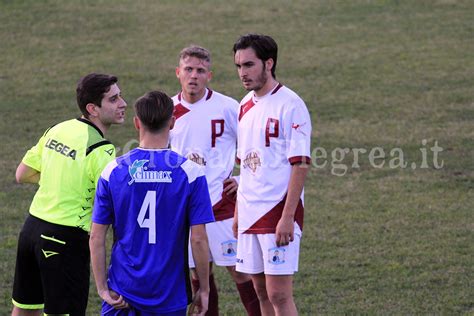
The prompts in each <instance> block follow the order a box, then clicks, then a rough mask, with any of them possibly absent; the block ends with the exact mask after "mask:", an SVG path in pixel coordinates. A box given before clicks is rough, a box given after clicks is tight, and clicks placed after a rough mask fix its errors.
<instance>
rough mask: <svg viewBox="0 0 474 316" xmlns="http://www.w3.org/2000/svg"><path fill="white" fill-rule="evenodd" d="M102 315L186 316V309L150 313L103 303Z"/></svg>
mask: <svg viewBox="0 0 474 316" xmlns="http://www.w3.org/2000/svg"><path fill="white" fill-rule="evenodd" d="M101 314H102V315H103V316H186V309H183V310H180V311H174V312H169V313H150V312H143V311H139V310H137V309H135V308H133V307H130V308H126V309H115V308H113V307H112V306H111V305H109V304H107V303H106V302H105V301H103V302H102V313H101Z"/></svg>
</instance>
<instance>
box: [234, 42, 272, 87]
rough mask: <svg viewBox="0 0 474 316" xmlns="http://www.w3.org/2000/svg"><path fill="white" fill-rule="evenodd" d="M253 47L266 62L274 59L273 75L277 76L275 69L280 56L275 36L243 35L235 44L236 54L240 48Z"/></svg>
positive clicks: (259, 57)
mask: <svg viewBox="0 0 474 316" xmlns="http://www.w3.org/2000/svg"><path fill="white" fill-rule="evenodd" d="M249 47H251V48H253V50H254V51H255V54H256V55H257V57H258V59H260V60H261V61H263V62H265V61H267V60H268V59H270V58H271V59H273V67H272V77H273V78H276V75H275V71H276V65H277V57H278V45H277V43H276V42H275V40H274V39H273V38H271V37H270V36H268V35H262V34H245V35H242V36H241V37H240V38H239V39H238V40H237V41H236V42H235V44H234V48H233V50H234V56H235V53H236V52H237V51H238V50H240V49H246V48H249Z"/></svg>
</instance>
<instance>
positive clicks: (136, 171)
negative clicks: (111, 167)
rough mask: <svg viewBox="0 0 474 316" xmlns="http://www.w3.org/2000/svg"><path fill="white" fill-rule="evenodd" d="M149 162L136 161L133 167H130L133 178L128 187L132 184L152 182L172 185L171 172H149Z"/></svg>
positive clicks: (129, 171)
mask: <svg viewBox="0 0 474 316" xmlns="http://www.w3.org/2000/svg"><path fill="white" fill-rule="evenodd" d="M147 162H149V160H147V159H143V160H135V161H134V162H133V163H132V165H131V166H129V167H128V173H129V174H130V177H131V178H132V179H131V180H130V181H128V185H131V184H132V183H134V182H135V183H150V182H164V183H171V182H173V179H172V178H171V171H162V170H147V169H148V168H147V166H145V164H146V163H147Z"/></svg>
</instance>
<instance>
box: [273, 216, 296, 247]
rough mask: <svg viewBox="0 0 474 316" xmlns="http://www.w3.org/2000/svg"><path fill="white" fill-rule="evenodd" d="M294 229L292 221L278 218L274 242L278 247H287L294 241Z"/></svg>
mask: <svg viewBox="0 0 474 316" xmlns="http://www.w3.org/2000/svg"><path fill="white" fill-rule="evenodd" d="M294 229H295V227H294V219H292V218H285V217H282V218H280V220H279V221H278V224H277V227H276V231H275V238H276V240H275V241H276V244H277V246H278V247H281V246H288V245H289V244H290V242H292V241H293V240H294Z"/></svg>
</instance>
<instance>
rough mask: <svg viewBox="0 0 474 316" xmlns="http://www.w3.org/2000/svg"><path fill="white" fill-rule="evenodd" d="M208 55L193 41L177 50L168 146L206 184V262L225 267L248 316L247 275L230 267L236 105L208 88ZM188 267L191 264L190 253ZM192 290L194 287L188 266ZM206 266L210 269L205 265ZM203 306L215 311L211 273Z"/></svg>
mask: <svg viewBox="0 0 474 316" xmlns="http://www.w3.org/2000/svg"><path fill="white" fill-rule="evenodd" d="M210 67H211V56H210V53H209V51H208V50H207V49H205V48H202V47H199V46H194V45H193V46H189V47H186V48H184V49H183V50H182V51H181V53H180V55H179V64H178V67H177V68H176V76H177V77H178V79H179V82H180V84H181V92H179V93H178V94H177V95H175V96H174V97H173V101H174V104H175V110H174V116H175V117H176V124H175V126H174V128H173V130H172V131H171V136H170V144H171V148H172V149H173V150H175V151H176V152H178V153H179V154H181V155H183V156H186V157H187V158H188V159H190V160H193V161H194V162H196V163H197V164H198V165H200V166H201V168H202V170H203V171H204V173H205V175H206V179H207V182H208V185H209V194H210V196H211V202H212V205H213V211H214V216H215V218H216V222H214V223H208V224H206V231H207V234H208V236H209V254H210V261H211V262H210V267H212V262H214V263H215V264H216V265H218V266H224V267H226V269H227V271H228V272H229V274H230V276H231V277H232V279H233V280H234V282H235V283H236V287H237V289H238V291H239V294H240V298H241V300H242V303H243V305H244V306H245V309H246V311H247V313H248V315H251V316H256V315H260V306H259V302H258V299H257V295H256V293H255V290H254V288H253V284H252V281H251V279H250V276H249V275H247V274H245V273H240V272H237V271H235V264H236V261H235V258H236V257H235V255H236V253H235V251H233V249H235V248H236V247H237V245H236V243H237V240H236V239H235V238H234V236H233V233H232V222H233V220H232V218H233V216H234V210H235V191H236V190H237V181H236V179H235V178H232V177H231V175H232V170H233V167H234V161H235V148H236V142H237V108H238V103H237V101H235V100H234V99H232V98H230V97H227V96H225V95H223V94H221V93H219V92H216V91H213V90H211V89H209V88H208V83H209V81H210V80H211V77H212V72H211V70H210ZM189 259H190V262H189V264H190V267H191V268H194V262H193V260H192V256H190V257H189ZM191 271H192V284H193V291H197V290H198V289H199V282H198V281H197V279H196V274H195V271H194V269H191ZM211 271H212V270H211ZM209 283H210V295H209V310H208V312H207V314H206V315H212V316H213V315H218V293H217V288H216V285H215V282H214V276H213V274H212V273H211V275H210V279H209Z"/></svg>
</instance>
